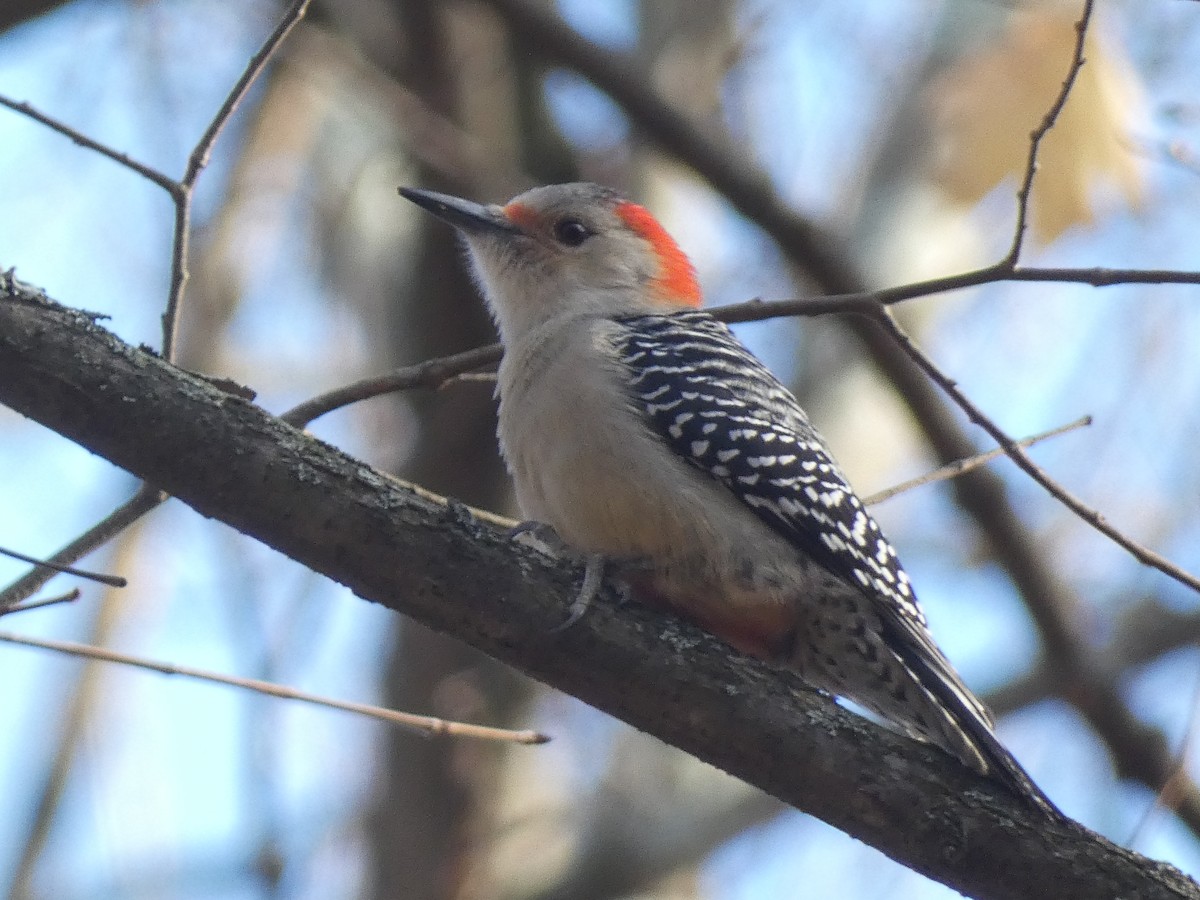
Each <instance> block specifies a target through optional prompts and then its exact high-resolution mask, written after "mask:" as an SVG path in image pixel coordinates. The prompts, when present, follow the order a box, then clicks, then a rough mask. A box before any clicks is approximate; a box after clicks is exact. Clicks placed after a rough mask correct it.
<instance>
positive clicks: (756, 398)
mask: <svg viewBox="0 0 1200 900" xmlns="http://www.w3.org/2000/svg"><path fill="white" fill-rule="evenodd" d="M400 194H401V195H402V196H403V197H405V198H406V199H408V200H410V201H412V202H413V203H415V204H416V205H417V206H419V207H421V208H423V209H424V210H426V211H427V212H429V213H432V214H433V215H434V216H436V217H438V218H440V219H442V220H444V221H445V222H447V223H448V224H450V225H452V226H453V227H454V228H455V229H456V230H457V232H458V233H459V235H460V236H461V238H462V240H463V242H464V244H465V246H466V249H467V255H468V257H469V260H470V265H471V268H472V270H473V274H474V277H475V281H476V283H477V285H478V287H479V289H480V291H481V293H482V294H483V297H484V300H485V302H486V304H487V307H488V309H489V311H490V313H491V315H492V318H493V319H494V321H495V324H496V327H497V330H498V331H499V335H500V342H501V344H502V346H503V349H504V354H503V357H502V360H501V362H500V367H499V371H498V374H497V393H498V397H499V411H498V427H497V437H498V440H499V445H500V450H501V454H502V456H503V458H504V460H505V463H506V466H507V468H508V471H509V473H510V474H511V476H512V479H513V483H514V488H515V494H516V498H517V502H518V505H519V507H520V509H521V513H522V515H523V516H524V517H525V519H526V521H528V522H530V523H538V524H539V525H541V526H548V527H549V528H550V529H552V530H553V532H554V533H555V534H556V535H557V536H558V538H559V539H560V540H561V541H562V543H563V544H565V545H566V546H567V547H568V548H571V549H572V550H574V551H576V552H577V553H579V554H581V555H582V556H583V557H584V558H586V559H587V560H588V567H587V571H586V574H585V578H584V583H585V586H584V591H583V594H582V595H581V599H582V598H583V597H584V595H587V594H589V592H591V591H592V590H594V589H595V587H597V586H598V584H599V583H600V579H601V574H602V573H603V565H604V564H605V563H608V564H612V565H614V566H615V570H616V571H617V572H618V573H620V574H621V577H622V579H623V581H624V582H625V584H626V585H627V586H628V588H629V590H630V591H631V592H632V593H633V595H634V596H635V597H636V598H637V599H639V600H641V601H643V602H646V603H649V604H652V605H655V606H658V607H660V608H665V609H667V610H669V611H671V612H673V613H674V614H676V615H679V616H681V617H683V618H685V619H688V620H691V621H692V622H694V623H696V624H698V625H699V626H700V627H702V628H704V629H705V630H707V631H709V632H710V633H712V634H713V635H715V636H716V637H718V638H720V639H721V640H723V641H725V642H726V643H727V644H729V645H731V646H732V647H733V648H734V649H736V650H739V651H741V652H743V653H746V654H749V655H752V656H755V657H758V658H760V659H764V660H766V661H768V662H771V663H774V664H775V665H778V666H782V667H786V668H788V669H791V670H793V671H795V672H796V673H797V674H798V675H799V676H800V677H801V679H802V680H803V681H804V682H806V683H807V684H809V685H811V686H813V687H815V688H817V689H820V690H823V691H825V692H827V693H829V694H832V695H835V696H839V697H843V698H846V699H848V700H851V701H853V702H854V703H856V704H858V705H859V706H860V707H862V708H865V709H866V710H869V711H870V712H871V713H874V714H875V715H877V716H879V717H881V718H882V719H884V720H885V721H887V722H890V723H892V725H894V726H895V727H897V728H898V729H899V730H900V731H902V732H903V733H905V734H907V735H908V736H910V737H912V738H915V739H917V740H919V741H922V742H925V743H930V744H933V745H935V746H937V747H940V748H941V749H942V750H944V751H946V752H948V753H949V754H950V755H951V756H953V757H955V758H957V759H958V760H959V761H960V762H961V763H963V764H964V765H965V766H967V767H968V768H970V769H971V770H973V771H975V772H976V773H978V774H980V775H983V776H987V777H990V778H992V779H994V780H996V781H999V782H1001V783H1002V784H1004V785H1005V786H1006V787H1007V788H1008V789H1009V790H1010V791H1012V792H1013V793H1014V794H1016V795H1017V796H1018V797H1020V798H1022V799H1023V800H1025V801H1026V802H1027V803H1029V804H1030V805H1032V806H1033V807H1035V808H1037V809H1040V810H1043V811H1045V812H1048V813H1053V812H1056V808H1055V807H1054V805H1053V804H1052V803H1051V801H1050V800H1049V799H1048V798H1047V797H1046V796H1045V794H1044V793H1042V791H1041V790H1040V789H1039V788H1038V787H1037V785H1036V784H1035V783H1034V782H1033V780H1032V779H1031V778H1030V776H1029V775H1028V774H1027V773H1026V772H1025V770H1024V769H1023V768H1022V767H1021V766H1020V764H1019V763H1018V762H1017V761H1016V759H1015V758H1014V757H1013V756H1012V755H1011V754H1010V753H1009V752H1008V750H1007V749H1005V747H1004V746H1003V745H1002V744H1001V742H1000V741H999V739H998V738H997V736H996V734H995V731H994V723H993V720H992V717H991V715H990V714H989V712H988V710H987V709H986V708H985V707H984V705H983V703H981V702H980V701H979V700H978V699H977V698H976V697H975V695H974V694H973V693H972V692H971V691H970V689H969V688H968V687H967V686H966V684H965V683H964V682H963V680H962V678H961V677H959V675H958V674H957V673H956V672H955V670H954V668H953V666H952V665H951V663H950V662H949V660H948V659H947V658H946V656H945V655H944V654H943V653H942V651H941V650H940V649H939V648H938V646H937V644H936V643H935V642H934V639H933V637H932V635H931V633H930V631H929V628H928V624H927V621H926V618H925V615H924V613H923V612H922V610H921V607H920V605H919V604H918V602H917V597H916V594H915V592H914V589H913V585H912V582H911V580H910V579H909V576H908V574H907V573H906V572H905V571H904V569H903V567H902V566H901V565H900V561H899V559H898V557H897V553H896V550H895V548H894V547H893V546H892V544H891V543H890V542H889V541H888V539H887V538H886V537H885V536H884V534H883V532H882V530H881V529H880V527H879V525H878V523H877V522H876V521H875V519H874V518H873V517H872V516H871V514H870V512H869V511H868V510H867V508H866V505H865V504H864V503H863V501H862V500H861V499H860V498H859V497H858V496H857V494H855V492H854V490H853V488H852V487H851V486H850V483H849V482H848V480H847V479H846V476H845V475H844V474H843V473H842V471H841V469H840V468H839V467H838V464H837V463H836V461H835V460H834V458H833V455H832V453H831V451H830V449H829V447H828V445H827V444H826V442H825V441H824V439H823V438H822V437H821V436H820V434H819V433H818V432H817V430H816V429H815V428H814V427H813V425H812V423H811V422H810V421H809V418H808V416H807V414H806V413H805V412H804V410H803V409H802V408H801V406H800V404H799V402H798V401H797V400H796V398H795V397H794V396H793V395H792V393H791V392H790V391H789V390H788V389H787V388H786V387H785V386H784V385H783V384H782V383H781V382H780V381H779V379H778V378H776V377H775V376H774V375H773V374H772V373H771V372H770V371H769V370H768V369H767V367H766V366H765V365H763V363H762V362H761V361H759V360H758V359H757V358H756V357H755V356H754V355H753V354H752V353H751V351H750V350H749V349H747V348H746V347H745V346H744V345H743V344H742V343H741V341H740V340H739V339H738V338H737V337H736V336H735V335H734V334H733V332H732V331H731V330H730V329H729V328H728V327H727V326H726V325H725V324H723V323H722V322H720V321H718V320H717V319H715V318H714V317H713V316H712V315H711V314H709V313H708V312H705V311H703V310H702V309H701V308H700V307H701V290H700V286H699V283H698V280H697V276H696V271H695V268H694V266H693V264H692V262H691V261H690V260H689V258H688V257H687V255H686V254H685V253H684V252H683V251H682V249H681V248H680V247H679V245H678V244H677V243H676V241H675V240H674V239H673V238H672V237H671V236H670V235H669V234H668V232H667V230H666V229H665V228H664V227H663V226H662V225H661V224H660V223H659V222H658V220H657V219H656V218H655V217H654V216H653V214H652V213H650V212H649V210H647V209H646V208H645V207H644V206H641V205H639V204H637V203H635V202H633V201H631V200H629V199H627V198H626V197H625V196H624V195H622V194H621V193H619V192H617V191H615V190H613V189H611V188H608V187H604V186H601V185H596V184H591V183H584V182H579V183H570V184H557V185H548V186H542V187H536V188H533V189H532V190H529V191H527V192H525V193H522V194H520V195H519V196H517V197H515V198H513V199H512V200H510V201H509V202H507V203H505V204H502V205H499V204H495V205H484V204H479V203H476V202H473V201H470V200H466V199H462V198H459V197H454V196H450V195H447V194H442V193H438V192H435V191H430V190H423V189H417V188H407V187H402V188H400ZM580 608H581V604H580V603H579V602H577V603H576V604H575V609H576V614H577V613H578V611H579V609H580Z"/></svg>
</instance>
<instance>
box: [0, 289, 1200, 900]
mask: <svg viewBox="0 0 1200 900" xmlns="http://www.w3.org/2000/svg"><path fill="white" fill-rule="evenodd" d="M93 318H94V317H92V316H89V315H87V314H85V313H81V312H78V311H75V310H70V309H67V308H64V307H62V306H59V305H57V304H54V303H52V302H50V301H48V300H46V299H45V298H44V297H42V296H40V295H38V294H36V293H35V292H33V291H30V290H27V289H25V288H24V287H23V286H20V285H18V284H17V283H15V282H14V281H13V280H12V279H11V277H5V278H4V279H3V280H2V281H0V402H3V403H4V404H6V405H8V406H10V407H11V408H13V409H15V410H17V411H19V412H21V413H23V414H24V415H27V416H29V417H30V418H32V419H34V420H36V421H38V422H40V423H42V424H43V425H45V426H47V427H49V428H52V429H54V430H55V431H57V432H59V433H60V434H62V435H64V436H66V437H68V438H69V439H71V440H73V441H75V442H77V443H79V444H81V445H83V446H85V447H87V448H88V449H90V450H92V451H93V452H94V453H97V454H99V455H101V456H103V457H105V458H106V459H108V460H110V461H112V462H113V463H115V464H116V465H118V466H121V467H122V468H125V469H128V470H129V471H130V472H133V473H135V474H137V475H139V476H141V477H143V478H146V479H148V480H149V481H151V482H152V483H154V484H155V485H158V486H160V487H161V488H163V489H164V490H166V491H168V492H170V493H171V494H173V495H174V496H176V497H178V498H179V499H180V500H182V501H183V502H185V503H187V504H188V505H189V506H191V507H193V508H194V509H196V510H197V511H198V512H200V513H201V514H203V515H205V516H210V517H213V518H216V519H219V520H221V521H223V522H226V523H228V524H229V525H231V526H233V527H234V528H237V529H239V530H240V531H243V532H245V533H246V534H249V535H252V536H254V537H256V538H258V539H259V540H261V541H263V542H264V543H266V544H268V545H269V546H272V547H274V548H275V549H277V550H279V551H281V552H282V553H285V554H287V555H288V556H290V557H292V558H293V559H295V560H297V561H299V562H301V563H303V564H304V565H307V566H309V567H310V568H312V569H313V570H315V571H318V572H321V573H323V574H325V575H327V576H329V577H330V578H333V579H335V580H337V581H339V582H341V583H343V584H345V585H347V586H349V587H350V588H352V589H353V590H354V591H355V592H356V593H357V594H359V595H360V596H361V597H363V598H364V599H368V600H371V601H374V602H378V603H382V604H384V605H385V606H388V607H389V608H391V609H394V610H396V611H398V612H402V613H404V614H406V615H410V616H412V617H414V618H416V619H418V620H420V621H422V622H424V623H425V624H427V625H429V626H431V627H433V628H436V629H438V630H441V631H445V632H447V633H450V634H453V635H454V636H456V637H458V638H461V639H462V640H464V641H466V642H467V643H470V644H472V645H473V646H475V647H478V648H479V649H481V650H483V651H485V652H486V653H488V654H490V655H492V656H494V657H495V658H497V659H499V660H502V661H504V662H506V663H508V664H509V665H512V666H515V667H516V668H518V669H521V670H522V671H525V672H527V673H528V674H530V675H532V676H533V677H535V678H539V679H541V680H542V681H545V682H546V683H548V684H551V685H553V686H554V687H557V688H559V689H561V690H564V691H566V692H568V693H571V694H573V695H575V696H577V697H579V698H581V699H583V700H584V701H586V702H588V703H591V704H593V705H594V706H596V707H598V708H600V709H603V710H605V711H607V712H609V713H611V714H613V715H615V716H618V717H619V718H621V719H623V720H625V721H626V722H628V723H630V724H631V725H634V726H635V727H637V728H641V729H643V730H645V731H647V732H649V733H651V734H654V735H656V736H657V737H659V738H661V739H662V740H664V741H667V742H669V743H671V744H674V745H676V746H678V747H681V748H683V749H684V750H686V751H688V752H690V753H693V754H695V755H696V756H698V757H700V758H701V759H704V760H706V761H708V762H710V763H712V764H714V765H716V766H719V767H721V768H723V769H725V770H727V771H729V772H731V773H732V774H734V775H736V776H738V777H740V778H742V779H744V780H746V781H747V782H750V783H751V784H754V785H756V786H758V787H760V788H762V789H763V790H764V791H767V792H769V793H771V794H773V795H775V796H776V797H779V798H780V799H782V800H784V801H785V802H787V803H790V804H792V805H794V806H795V807H797V808H798V809H801V810H803V811H805V812H808V813H811V814H812V815H815V816H818V817H819V818H821V819H824V820H825V821H826V822H829V823H830V824H832V825H834V826H835V827H837V828H840V829H842V830H843V831H845V832H846V833H847V834H850V835H852V836H854V837H856V838H858V839H860V840H862V841H864V842H866V843H868V844H871V845H872V846H874V847H876V848H878V849H879V850H881V851H882V852H884V853H886V854H888V855H889V856H891V857H893V858H894V859H896V860H898V861H899V862H901V863H903V864H904V865H907V866H909V867H911V868H913V869H915V870H917V871H919V872H922V873H924V874H926V875H928V876H929V877H931V878H935V879H937V880H938V881H941V882H943V883H945V884H947V885H950V886H951V887H954V888H956V889H957V890H959V891H962V892H964V893H966V894H968V895H970V896H973V897H979V898H997V900H1000V898H1013V900H1015V898H1029V897H1047V896H1053V897H1056V898H1063V900H1069V898H1079V900H1094V898H1099V897H1138V898H1146V900H1151V898H1183V897H1188V898H1200V886H1197V885H1196V883H1195V882H1193V881H1191V880H1190V879H1188V878H1186V877H1185V876H1183V875H1182V874H1181V873H1179V872H1178V871H1177V870H1176V869H1174V868H1172V867H1171V866H1168V865H1166V864H1163V863H1158V862H1154V861H1152V860H1149V859H1146V858H1145V857H1142V856H1140V855H1138V854H1136V853H1133V852H1131V851H1128V850H1124V849H1122V848H1120V847H1117V846H1115V845H1113V844H1112V843H1110V842H1108V841H1107V840H1105V839H1104V838H1102V837H1101V836H1099V835H1097V834H1094V833H1093V832H1090V831H1088V830H1087V829H1085V828H1083V827H1082V826H1080V825H1078V824H1077V823H1074V822H1071V821H1069V820H1064V821H1051V820H1048V819H1046V818H1045V817H1043V816H1041V815H1039V814H1036V813H1034V812H1033V811H1031V810H1029V809H1028V808H1026V807H1025V806H1024V805H1023V804H1021V803H1019V802H1018V801H1016V800H1015V799H1014V798H1013V797H1011V796H1009V795H1007V794H1006V793H1005V792H1004V791H1003V790H1002V789H1001V788H999V787H997V786H996V785H994V784H993V783H991V782H989V781H988V780H986V779H981V778H978V777H976V776H974V775H973V774H972V773H970V772H968V771H966V770H965V769H964V768H963V767H962V766H960V765H958V764H957V763H955V762H954V761H953V760H952V759H950V758H949V757H948V756H946V755H945V754H943V753H940V752H939V751H937V750H936V749H933V748H930V747H926V746H923V745H920V744H917V743H914V742H912V741H909V740H907V739H905V738H903V737H900V736H898V735H895V734H892V733H891V732H888V731H886V730H884V729H882V728H879V727H877V726H874V725H872V724H871V723H869V722H866V721H865V720H863V719H861V718H858V717H856V716H854V715H852V714H850V713H848V712H846V711H844V710H842V709H840V708H839V707H837V706H836V705H834V704H833V703H831V702H830V701H829V700H827V699H826V698H824V697H821V696H819V695H817V694H816V693H814V692H812V691H809V690H806V689H804V688H803V687H802V686H801V685H799V683H798V682H796V681H795V680H794V679H793V678H791V677H790V676H789V675H788V674H787V673H782V672H778V671H775V670H773V669H771V668H770V667H768V666H765V665H762V664H759V663H757V662H755V661H753V660H749V659H745V658H743V657H740V656H737V655H736V654H734V653H732V652H731V651H730V650H729V649H728V648H727V647H725V646H724V645H723V644H721V643H719V642H718V641H716V640H715V639H713V638H710V637H708V636H707V635H705V634H703V633H702V632H700V631H698V630H696V629H694V628H692V627H690V626H688V625H686V624H684V623H681V622H678V621H676V620H673V619H669V618H666V617H663V616H661V615H659V614H656V613H654V612H652V611H650V610H645V609H641V608H638V607H636V606H625V607H621V608H618V607H617V606H616V605H615V604H614V602H613V598H612V597H611V595H605V596H604V597H602V598H601V599H600V600H599V601H597V603H596V604H595V606H594V609H593V610H592V611H590V612H589V614H588V615H587V616H586V617H585V618H584V619H583V621H581V622H579V623H578V624H576V625H575V626H573V627H572V628H570V629H567V630H565V631H562V632H558V633H555V632H554V631H553V628H554V626H555V625H557V624H559V623H560V622H561V621H562V617H563V615H564V613H565V610H566V603H567V600H568V598H569V597H570V596H571V594H572V593H573V591H574V590H575V584H576V582H575V576H576V575H577V572H576V571H575V570H574V569H573V567H571V566H570V565H566V564H563V563H560V562H558V561H556V560H553V559H550V558H548V557H545V556H543V555H541V554H539V553H537V552H535V551H533V550H530V549H528V548H525V547H522V546H519V545H514V544H512V543H510V542H508V541H506V540H505V539H504V538H503V536H502V535H500V534H499V533H497V532H496V531H495V530H494V529H492V528H491V527H489V526H486V525H483V524H482V523H480V522H479V521H476V520H474V519H473V518H472V517H471V516H470V515H469V514H468V513H467V512H466V510H465V508H463V507H461V506H457V505H455V504H446V503H445V502H442V501H441V500H440V499H438V498H434V497H431V496H429V495H428V494H427V493H424V492H421V491H417V490H413V489H411V488H409V487H407V486H406V485H403V484H401V483H399V482H396V481H394V480H391V479H389V478H387V477H386V476H384V475H381V474H380V473H378V472H376V471H374V470H373V469H371V468H370V467H368V466H366V465H364V464H363V463H360V462H358V461H356V460H354V459H352V458H351V457H349V456H347V455H346V454H344V453H342V452H340V451H338V450H336V449H335V448H332V447H330V446H328V445H326V444H323V443H322V442H320V441H318V440H315V439H313V438H311V437H308V436H307V435H305V434H304V433H302V432H300V431H298V430H296V429H294V428H291V427H290V426H288V425H286V424H285V423H283V422H281V421H280V420H279V419H277V418H275V417H273V416H272V415H270V414H269V413H267V412H266V411H264V410H262V409H261V408H259V407H257V406H255V405H254V404H253V403H251V402H249V401H247V400H246V399H244V398H242V397H240V396H235V395H233V394H230V393H226V392H225V391H223V390H221V389H220V388H218V387H217V386H215V385H214V384H212V383H210V382H209V381H206V380H204V379H203V378H199V377H197V376H194V375H191V374H189V373H187V372H184V371H182V370H179V369H177V368H175V367H173V366H171V365H169V364H167V363H165V362H163V361H162V360H160V359H159V358H158V357H156V356H154V355H153V354H151V353H148V352H145V351H143V350H140V349H137V348H134V347H131V346H129V345H127V344H124V343H123V342H122V341H120V340H119V339H118V338H117V337H115V336H114V335H112V334H111V333H109V332H107V331H105V330H104V329H103V328H101V327H99V326H97V325H96V324H95V322H94V321H93ZM529 752H531V753H536V752H537V750H536V749H530V750H529Z"/></svg>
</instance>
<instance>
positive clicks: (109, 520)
mask: <svg viewBox="0 0 1200 900" xmlns="http://www.w3.org/2000/svg"><path fill="white" fill-rule="evenodd" d="M164 500H166V495H165V494H163V493H162V492H161V491H159V490H157V489H156V488H152V487H149V486H147V485H142V486H141V487H140V488H138V490H137V493H135V494H134V495H133V496H132V497H131V498H129V500H127V501H126V502H125V503H123V504H121V505H120V506H118V507H117V508H116V509H115V510H113V511H112V512H111V513H109V514H108V515H107V516H105V517H104V518H103V519H101V520H100V521H99V522H97V523H96V524H95V525H93V526H92V527H91V528H89V529H88V530H87V531H85V532H84V533H83V534H81V535H79V537H77V538H75V539H74V540H73V541H71V542H70V543H69V544H67V545H66V546H65V547H63V548H62V549H61V550H59V551H58V552H57V553H55V554H54V555H53V556H51V557H50V558H49V559H47V560H45V562H50V563H54V564H56V565H69V564H71V563H73V562H75V561H76V560H77V559H80V558H82V557H84V556H86V555H87V554H89V553H91V552H92V551H93V550H95V549H96V548H97V547H101V546H103V545H104V544H107V543H108V542H109V541H110V540H112V539H113V538H114V537H116V536H117V535H118V534H120V533H121V532H122V531H124V530H125V529H126V528H128V527H129V526H130V525H132V524H133V523H134V522H136V521H137V520H138V519H140V518H141V517H142V516H144V515H145V514H146V513H148V512H149V511H150V510H152V509H154V508H155V507H156V506H158V505H159V504H160V503H162V502H163V501H164ZM53 577H54V570H53V569H49V568H41V567H39V568H35V569H34V570H33V571H32V572H30V573H29V574H27V575H25V576H24V577H22V578H19V579H17V580H16V581H14V582H13V583H12V584H10V585H9V586H8V587H6V588H5V589H4V590H3V591H0V609H4V608H5V607H8V606H15V605H16V604H18V603H20V602H21V601H23V600H27V599H29V598H30V597H32V596H33V595H34V594H36V593H37V592H38V591H40V590H41V589H42V586H43V585H45V583H46V582H47V581H49V580H50V579H51V578H53Z"/></svg>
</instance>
